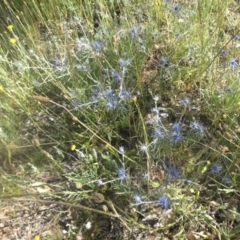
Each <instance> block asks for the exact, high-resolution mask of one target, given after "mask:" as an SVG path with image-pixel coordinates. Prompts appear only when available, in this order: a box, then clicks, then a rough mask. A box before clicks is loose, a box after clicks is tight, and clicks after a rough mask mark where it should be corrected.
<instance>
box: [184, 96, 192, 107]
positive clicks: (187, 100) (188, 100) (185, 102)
mask: <svg viewBox="0 0 240 240" xmlns="http://www.w3.org/2000/svg"><path fill="white" fill-rule="evenodd" d="M182 103H183V105H184V106H185V107H187V106H189V105H190V103H191V101H190V99H189V98H188V97H185V98H184V99H183V101H182Z"/></svg>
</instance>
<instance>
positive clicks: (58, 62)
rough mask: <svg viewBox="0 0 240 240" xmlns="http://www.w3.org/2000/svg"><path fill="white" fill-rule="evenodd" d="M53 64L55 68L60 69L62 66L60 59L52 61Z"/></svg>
mask: <svg viewBox="0 0 240 240" xmlns="http://www.w3.org/2000/svg"><path fill="white" fill-rule="evenodd" d="M53 64H54V65H55V66H56V67H61V66H62V61H61V59H60V58H56V59H55V60H54V61H53Z"/></svg>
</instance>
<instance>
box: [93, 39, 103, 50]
mask: <svg viewBox="0 0 240 240" xmlns="http://www.w3.org/2000/svg"><path fill="white" fill-rule="evenodd" d="M92 48H93V50H94V51H96V52H100V51H101V50H102V49H103V43H102V42H99V41H94V42H92Z"/></svg>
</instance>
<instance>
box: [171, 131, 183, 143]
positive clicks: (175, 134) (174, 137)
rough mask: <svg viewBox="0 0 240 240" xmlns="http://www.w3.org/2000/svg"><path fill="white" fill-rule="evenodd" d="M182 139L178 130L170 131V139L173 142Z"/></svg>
mask: <svg viewBox="0 0 240 240" xmlns="http://www.w3.org/2000/svg"><path fill="white" fill-rule="evenodd" d="M181 139H182V134H181V133H180V132H178V131H173V132H172V141H173V142H174V143H176V142H178V141H180V140H181Z"/></svg>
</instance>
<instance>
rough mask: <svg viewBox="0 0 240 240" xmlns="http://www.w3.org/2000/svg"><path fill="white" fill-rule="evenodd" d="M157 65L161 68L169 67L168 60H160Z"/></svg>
mask: <svg viewBox="0 0 240 240" xmlns="http://www.w3.org/2000/svg"><path fill="white" fill-rule="evenodd" d="M159 65H160V66H161V67H169V60H168V58H161V59H160V60H159Z"/></svg>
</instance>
